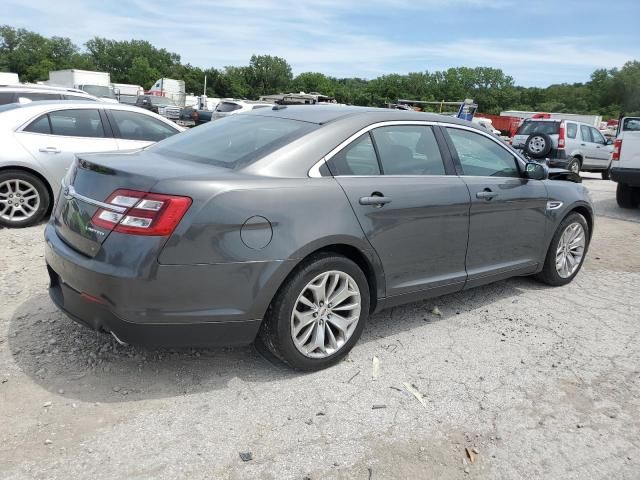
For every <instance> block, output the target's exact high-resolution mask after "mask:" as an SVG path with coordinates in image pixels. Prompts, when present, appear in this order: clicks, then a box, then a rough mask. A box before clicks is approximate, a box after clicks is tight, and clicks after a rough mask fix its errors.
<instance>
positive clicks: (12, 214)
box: [0, 179, 40, 222]
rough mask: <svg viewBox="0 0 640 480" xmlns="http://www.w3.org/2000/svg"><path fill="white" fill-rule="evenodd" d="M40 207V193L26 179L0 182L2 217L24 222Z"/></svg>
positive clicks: (0, 216)
mask: <svg viewBox="0 0 640 480" xmlns="http://www.w3.org/2000/svg"><path fill="white" fill-rule="evenodd" d="M39 207H40V194H39V193H38V190H36V187H35V186H33V185H32V184H31V183H29V182H27V181H26V180H22V179H9V180H5V181H3V182H2V183H0V218H2V219H3V220H6V221H8V222H22V221H24V220H27V219H29V218H31V217H33V216H34V215H35V214H36V212H37V211H38V208H39Z"/></svg>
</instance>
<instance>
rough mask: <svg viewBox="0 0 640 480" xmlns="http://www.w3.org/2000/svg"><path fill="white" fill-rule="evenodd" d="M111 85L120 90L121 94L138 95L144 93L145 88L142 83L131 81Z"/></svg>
mask: <svg viewBox="0 0 640 480" xmlns="http://www.w3.org/2000/svg"><path fill="white" fill-rule="evenodd" d="M111 86H112V87H113V89H114V90H117V91H119V92H120V95H128V96H132V97H133V96H136V97H137V96H138V95H144V88H142V87H141V86H140V85H132V84H130V83H112V84H111Z"/></svg>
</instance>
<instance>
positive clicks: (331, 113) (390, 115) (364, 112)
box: [241, 104, 473, 126]
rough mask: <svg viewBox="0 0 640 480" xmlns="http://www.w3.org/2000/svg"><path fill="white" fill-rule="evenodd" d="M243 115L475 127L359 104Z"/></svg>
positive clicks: (447, 118)
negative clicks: (366, 119) (355, 119)
mask: <svg viewBox="0 0 640 480" xmlns="http://www.w3.org/2000/svg"><path fill="white" fill-rule="evenodd" d="M241 115H260V116H265V117H266V116H268V117H279V118H286V119H290V120H299V121H303V122H309V123H316V124H319V125H323V124H326V123H330V122H333V121H335V120H339V119H342V118H345V117H358V116H362V117H367V118H372V117H375V121H394V120H397V121H423V122H447V123H454V124H459V125H466V126H473V124H472V123H471V122H469V121H466V120H460V119H458V118H456V117H450V116H446V115H440V114H437V113H425V112H416V111H412V110H395V109H390V108H374V107H356V106H350V105H335V104H319V105H286V106H284V105H276V106H274V107H273V108H271V109H265V108H261V109H259V110H252V111H251V112H247V113H242V114H241Z"/></svg>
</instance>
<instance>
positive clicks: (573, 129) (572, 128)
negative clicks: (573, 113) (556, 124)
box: [567, 122, 578, 138]
mask: <svg viewBox="0 0 640 480" xmlns="http://www.w3.org/2000/svg"><path fill="white" fill-rule="evenodd" d="M577 135H578V125H576V124H575V123H571V122H567V137H569V138H576V136H577Z"/></svg>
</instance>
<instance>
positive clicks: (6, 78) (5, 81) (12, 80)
mask: <svg viewBox="0 0 640 480" xmlns="http://www.w3.org/2000/svg"><path fill="white" fill-rule="evenodd" d="M17 83H20V79H19V78H18V74H17V73H11V72H0V85H15V84H17Z"/></svg>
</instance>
